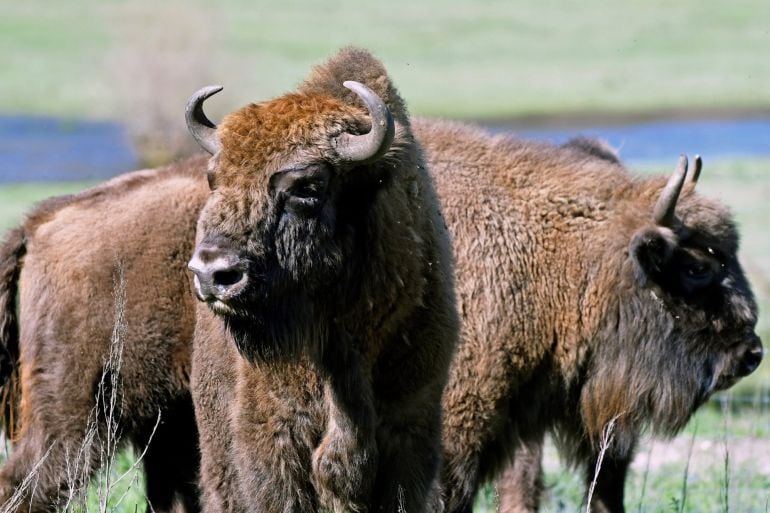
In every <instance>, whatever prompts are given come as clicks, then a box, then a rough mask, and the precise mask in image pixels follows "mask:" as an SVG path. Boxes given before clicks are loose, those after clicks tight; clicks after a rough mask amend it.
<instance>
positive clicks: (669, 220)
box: [652, 155, 687, 226]
mask: <svg viewBox="0 0 770 513" xmlns="http://www.w3.org/2000/svg"><path fill="white" fill-rule="evenodd" d="M686 176H687V157H686V156H685V155H682V156H681V157H679V163H678V164H677V166H676V169H675V170H674V173H673V174H672V175H671V178H669V179H668V183H666V186H665V187H664V188H663V192H661V193H660V198H658V202H657V203H656V204H655V209H654V210H653V212H652V219H653V220H654V221H655V223H656V224H658V225H660V226H671V225H672V224H673V223H674V210H675V209H676V200H677V199H679V193H680V192H681V191H682V185H684V179H685V177H686Z"/></svg>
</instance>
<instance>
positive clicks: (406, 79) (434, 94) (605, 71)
mask: <svg viewBox="0 0 770 513" xmlns="http://www.w3.org/2000/svg"><path fill="white" fill-rule="evenodd" d="M169 5H170V6H171V7H170V8H169V7H168V5H165V3H164V5H161V4H158V3H157V2H151V1H149V0H137V1H132V2H98V1H97V0H72V1H70V2H66V3H56V2H46V1H44V0H29V1H26V2H15V3H14V2H11V3H7V5H4V7H3V16H2V17H0V47H2V48H3V49H4V51H3V52H2V55H0V64H2V69H3V80H2V81H0V112H4V111H6V112H7V111H13V112H22V113H25V112H35V113H56V114H63V115H74V116H82V115H100V116H105V115H106V116H114V115H116V113H119V112H120V108H119V104H120V102H121V101H122V99H121V97H120V95H116V94H115V89H114V86H115V78H116V77H114V76H112V75H113V71H111V70H114V68H115V67H116V66H115V64H116V62H115V61H116V59H118V58H117V57H116V55H120V51H121V49H124V48H132V47H133V48H136V49H137V51H139V50H141V47H142V45H146V43H145V41H146V40H147V38H146V35H147V34H148V33H155V32H157V31H158V29H159V28H160V30H162V31H163V32H164V33H165V34H166V35H167V36H168V40H169V42H170V43H169V44H172V45H173V41H175V40H176V41H180V42H188V43H190V42H194V41H195V37H196V35H197V34H200V36H199V37H203V38H205V41H206V45H205V47H204V48H197V47H190V45H189V44H187V45H180V49H179V54H178V55H183V54H184V52H199V53H200V52H202V53H204V54H205V59H204V61H203V62H205V66H206V69H205V70H203V69H201V68H202V66H201V65H198V66H196V67H195V68H193V69H189V70H186V71H187V73H188V79H187V80H186V82H187V83H186V84H185V85H184V86H183V84H174V85H175V86H176V87H179V88H180V90H179V91H173V92H171V91H165V90H158V91H157V93H158V94H159V95H162V97H163V98H164V99H165V98H178V102H177V103H178V104H179V105H180V108H181V107H183V105H184V100H185V98H187V96H188V95H189V94H190V92H191V91H193V90H195V89H196V88H197V87H199V86H201V85H203V84H201V83H199V81H201V80H204V78H203V77H204V76H213V78H214V80H215V81H216V82H219V83H222V84H224V85H225V86H226V91H227V93H226V98H223V99H218V100H217V101H216V102H214V103H217V104H219V102H222V104H227V107H228V108H230V107H233V106H236V105H242V104H244V103H246V102H249V101H254V100H260V99H264V98H269V97H272V96H275V95H277V94H281V93H283V92H285V91H287V90H289V89H291V88H293V87H294V86H295V85H296V84H297V82H298V81H300V80H301V79H302V78H303V77H304V76H306V74H307V72H308V70H309V68H310V66H311V65H313V64H315V63H318V62H319V61H321V60H322V59H324V58H326V57H327V56H328V55H330V54H331V53H332V52H334V51H336V50H337V49H338V48H339V47H341V46H344V45H348V44H355V45H359V46H363V47H366V48H370V49H372V50H373V51H375V52H376V53H377V54H378V55H379V56H380V57H381V58H382V59H383V60H384V62H385V64H386V65H387V67H388V69H389V71H390V72H391V74H392V75H393V77H394V78H395V79H396V82H397V84H398V85H399V86H400V88H401V90H402V92H403V93H404V96H405V97H406V98H407V99H408V100H409V104H410V106H411V109H412V110H413V111H414V112H415V113H422V114H433V115H444V116H453V117H458V116H460V117H472V118H478V117H486V118H489V117H507V116H511V115H524V114H542V113H559V114H564V113H568V112H576V111H577V112H587V111H590V112H596V111H613V112H615V111H624V112H645V111H649V110H655V109H661V108H664V109H665V108H685V109H687V108H695V109H703V108H709V109H711V108H718V107H742V108H745V109H751V108H756V107H764V108H768V107H770V88H768V87H766V86H767V84H768V83H770V59H767V55H766V53H767V49H768V48H770V31H768V30H767V26H766V25H767V23H766V20H768V19H770V3H768V2H766V1H765V0H746V1H741V2H723V1H720V0H683V1H679V2H673V3H672V2H664V1H663V0H652V1H647V2H610V3H608V2H601V1H599V0H588V1H584V2H581V3H580V4H579V6H578V5H577V4H575V3H574V2H570V1H568V0H556V1H548V2H542V1H538V2H535V1H529V2H508V1H504V0H490V1H485V2H462V1H456V0H452V1H448V2H445V1H438V0H428V1H423V2H414V1H407V0H394V1H391V2H358V1H353V0H341V1H338V2H332V3H328V2H326V3H318V2H313V1H310V0H292V1H288V2H286V1H277V0H266V1H261V2H250V1H246V0H226V1H222V2H215V3H212V2H204V1H202V0H199V1H195V2H181V1H178V2H172V3H171V4H169ZM127 10H130V11H131V12H134V13H135V12H137V11H144V12H145V13H146V14H145V15H144V16H143V17H141V21H140V22H139V23H134V22H131V21H127V20H130V19H131V17H130V16H125V13H126V11H127ZM84 13H88V15H87V16H84ZM189 16H195V17H199V18H201V19H203V20H204V23H203V24H200V23H198V27H197V28H195V30H193V31H192V33H191V30H190V27H189V24H188V23H187V22H186V21H185V20H187V19H188V18H187V17H189ZM134 20H135V21H136V18H134ZM185 48H187V50H185ZM144 51H146V55H145V58H146V59H150V60H152V59H170V61H169V62H167V63H166V65H165V66H155V65H153V66H147V67H146V68H145V71H144V73H141V72H140V73H135V74H134V75H133V76H132V77H131V81H132V85H133V86H134V87H135V88H136V90H137V91H139V90H142V89H146V88H151V89H152V88H153V87H154V88H156V89H157V88H158V86H157V85H156V84H161V85H162V84H163V82H162V79H163V77H162V76H150V74H153V73H156V72H154V71H150V70H158V72H162V70H164V69H165V70H166V71H167V72H170V71H171V70H172V69H173V66H174V65H175V63H174V62H173V59H174V57H173V54H169V53H167V52H166V50H165V49H159V48H147V49H145V50H144ZM115 52H118V53H117V54H116V53H115ZM169 56H171V57H169ZM146 62H149V61H146ZM209 72H210V73H209ZM215 108H217V107H216V106H215Z"/></svg>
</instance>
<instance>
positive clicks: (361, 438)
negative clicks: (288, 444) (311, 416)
mask: <svg viewBox="0 0 770 513" xmlns="http://www.w3.org/2000/svg"><path fill="white" fill-rule="evenodd" d="M337 358H339V355H337ZM328 371H329V372H328V376H327V378H326V381H325V384H324V403H325V408H326V413H327V415H328V421H327V426H326V431H325V433H324V436H323V439H322V440H321V444H320V445H319V446H318V448H316V450H315V451H314V453H313V481H314V485H315V488H316V490H317V491H318V494H319V502H320V503H321V505H322V506H323V507H326V508H331V509H332V510H333V511H334V512H335V513H343V512H346V511H363V510H365V509H366V505H367V504H368V503H369V499H370V496H371V491H372V485H373V483H374V476H375V474H376V468H377V445H376V441H375V436H374V425H375V419H376V414H375V410H374V398H373V393H372V387H371V384H370V383H369V381H368V380H367V379H366V377H365V375H364V372H363V369H362V368H361V365H360V361H359V359H358V358H356V357H355V356H349V357H348V358H346V359H345V364H344V365H338V364H335V365H334V368H329V369H328Z"/></svg>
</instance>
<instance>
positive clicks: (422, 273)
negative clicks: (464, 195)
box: [188, 50, 458, 513]
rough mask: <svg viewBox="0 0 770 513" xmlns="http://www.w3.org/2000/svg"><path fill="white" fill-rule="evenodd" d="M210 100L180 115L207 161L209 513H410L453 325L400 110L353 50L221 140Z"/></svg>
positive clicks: (230, 121) (203, 441) (449, 285)
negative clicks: (207, 106)
mask: <svg viewBox="0 0 770 513" xmlns="http://www.w3.org/2000/svg"><path fill="white" fill-rule="evenodd" d="M352 78H355V79H358V80H361V81H362V82H365V83H366V85H363V84H362V83H359V82H351V81H347V82H344V85H345V88H347V89H345V88H343V87H342V83H343V80H345V79H348V80H350V79H352ZM217 90H218V89H204V90H202V91H201V92H200V93H199V94H197V95H196V96H194V97H193V99H191V103H190V105H189V107H188V125H189V126H190V127H191V131H192V132H193V134H194V135H195V137H196V139H198V141H199V142H200V143H201V145H202V146H203V148H204V149H206V150H207V151H208V152H209V153H212V154H213V157H212V160H211V163H210V168H209V184H210V186H211V189H212V193H211V195H210V196H209V198H208V200H207V201H206V204H205V206H204V207H203V209H202V210H201V213H200V215H199V218H198V227H197V238H196V240H197V244H196V248H195V250H194V253H193V256H192V259H191V260H190V263H189V268H190V270H191V271H192V272H193V273H194V275H195V276H194V287H195V293H196V295H197V297H198V299H199V300H200V303H199V304H198V307H197V309H196V315H195V317H196V323H195V333H194V342H193V363H192V376H191V388H192V396H193V400H194V403H195V413H196V420H197V424H198V430H199V433H200V447H201V478H200V482H201V491H202V505H203V509H204V510H205V511H207V512H232V511H244V512H245V511H251V510H253V509H254V508H256V509H258V510H260V511H275V512H290V511H293V512H299V511H319V510H326V511H328V510H333V511H335V512H337V513H342V512H346V511H372V512H385V513H387V512H391V513H396V512H397V511H409V512H410V513H419V512H421V511H423V510H424V508H425V506H426V504H427V501H428V500H429V498H431V497H432V496H433V495H431V494H435V489H436V487H435V481H436V477H437V474H438V469H439V460H440V451H441V394H442V391H443V389H444V385H445V383H446V380H447V373H448V369H449V362H450V357H451V355H452V352H453V350H454V346H455V342H456V338H457V330H458V320H457V316H456V311H455V301H454V283H453V279H452V273H453V271H452V261H451V260H452V258H451V247H450V244H449V236H448V233H447V231H446V226H445V224H444V221H443V219H442V218H441V214H440V209H439V205H438V200H437V198H436V196H435V192H434V190H433V185H432V182H431V179H430V176H429V175H428V173H427V171H426V170H425V165H424V162H423V159H422V152H421V150H420V148H419V146H418V144H417V143H416V141H415V140H414V137H413V136H412V133H411V129H410V126H409V120H408V118H407V115H406V111H405V109H404V106H403V102H402V100H401V98H400V97H399V96H398V93H397V92H396V90H395V88H394V87H393V85H392V83H391V81H390V79H389V78H388V76H387V74H386V72H385V70H384V68H383V67H382V66H381V65H380V64H379V62H377V61H376V60H374V59H373V58H372V57H371V56H370V55H368V54H366V53H365V52H362V51H357V50H347V51H343V52H342V53H341V54H339V55H338V56H337V57H335V58H333V59H332V60H330V61H329V62H327V63H326V64H325V65H323V66H320V67H319V68H317V69H316V70H315V71H314V73H313V74H312V76H311V77H310V78H309V79H308V81H307V82H305V83H304V84H303V85H302V86H301V87H300V89H299V91H298V92H297V93H294V94H288V95H285V96H282V97H280V98H277V99H275V100H271V101H268V102H265V103H261V104H256V105H249V106H247V107H244V108H242V109H240V110H238V111H236V112H235V113H232V114H230V115H229V116H227V117H226V118H225V120H224V121H223V122H222V123H221V125H220V126H219V127H216V128H214V127H213V125H212V123H211V122H210V121H208V119H206V117H205V116H204V115H203V111H202V103H203V100H204V99H205V98H207V97H208V96H209V95H211V94H213V93H214V92H216V91H217ZM349 90H350V91H349ZM351 91H352V92H351ZM353 93H355V94H353ZM362 107H364V108H362ZM391 114H392V116H391Z"/></svg>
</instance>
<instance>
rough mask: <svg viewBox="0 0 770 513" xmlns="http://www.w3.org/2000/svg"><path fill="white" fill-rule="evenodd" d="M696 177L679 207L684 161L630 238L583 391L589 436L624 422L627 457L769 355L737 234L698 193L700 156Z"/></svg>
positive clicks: (671, 430) (620, 441) (619, 437)
mask: <svg viewBox="0 0 770 513" xmlns="http://www.w3.org/2000/svg"><path fill="white" fill-rule="evenodd" d="M695 171H696V172H695V173H692V172H691V175H690V183H689V184H688V188H687V194H685V195H684V197H683V198H682V200H681V201H679V205H677V200H678V197H679V193H680V191H681V189H682V186H683V185H684V183H685V178H686V177H687V176H688V175H687V163H686V159H683V160H682V161H681V162H680V166H679V168H678V169H677V171H676V172H675V173H674V175H673V176H672V178H671V180H670V181H669V183H668V185H667V186H666V188H664V191H663V193H662V194H661V196H660V199H659V200H658V203H657V205H656V206H655V209H654V213H653V216H652V222H651V223H649V224H647V225H646V226H643V227H641V228H639V229H637V230H636V231H635V232H633V234H632V235H631V239H630V243H629V246H628V263H629V264H630V265H628V267H627V269H628V271H629V272H628V273H624V276H625V277H624V278H622V280H623V281H622V282H621V283H623V285H622V286H621V288H620V289H619V290H620V291H621V292H620V293H619V294H618V296H617V300H618V305H617V316H615V315H611V316H608V318H607V325H606V328H605V329H606V332H605V333H604V336H603V338H602V339H603V341H604V342H603V343H602V344H600V345H598V346H597V347H596V350H595V351H596V353H595V355H594V358H593V359H592V367H591V369H590V370H589V371H588V374H589V381H588V383H587V385H586V386H585V387H584V389H583V390H582V392H581V410H582V416H583V420H584V425H585V426H586V428H587V432H588V434H589V437H590V438H591V439H592V440H594V441H595V442H596V441H598V440H599V439H600V437H601V433H602V429H603V428H604V426H606V425H607V424H608V423H609V422H610V421H611V420H612V419H617V426H616V450H617V451H619V452H620V453H623V452H624V451H627V450H630V448H631V447H632V446H633V443H634V441H635V440H636V439H637V435H638V432H639V431H640V430H641V429H643V428H644V427H645V426H650V427H652V428H653V430H654V431H656V432H658V433H660V434H671V435H673V434H675V433H677V432H678V431H679V430H680V429H681V428H682V427H684V425H685V424H686V423H687V421H688V420H689V418H690V417H691V415H692V414H693V413H694V411H695V410H696V409H697V407H698V406H700V405H701V404H702V403H703V402H704V401H705V400H706V399H707V398H708V397H709V396H710V395H711V394H712V393H713V392H715V391H717V390H723V389H725V388H727V387H729V386H731V385H732V384H734V383H735V382H736V381H737V380H738V379H740V378H741V377H743V376H746V375H748V374H750V373H751V372H753V371H754V370H755V369H756V368H757V367H758V366H759V363H760V361H761V359H762V345H761V343H760V339H759V337H758V336H757V335H756V333H755V332H754V330H755V326H756V322H757V307H756V303H755V301H754V297H753V295H752V292H751V289H750V287H749V285H748V283H747V281H746V278H745V276H744V273H743V270H742V268H741V266H740V264H739V263H738V258H737V250H738V235H737V230H736V228H735V226H734V224H733V222H732V220H731V217H730V214H729V212H728V211H727V210H726V209H725V208H724V207H723V206H721V205H719V204H718V203H716V202H712V201H709V200H707V199H705V198H702V197H699V196H697V195H696V194H694V192H693V189H692V186H694V184H695V177H696V176H697V174H698V172H699V171H700V159H697V160H696V166H695ZM674 209H676V215H674ZM634 216H636V217H637V218H638V215H637V214H633V213H632V214H631V216H630V217H629V220H628V222H629V224H630V223H632V222H633V217H634ZM597 443H598V442H597Z"/></svg>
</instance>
